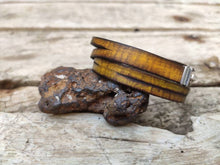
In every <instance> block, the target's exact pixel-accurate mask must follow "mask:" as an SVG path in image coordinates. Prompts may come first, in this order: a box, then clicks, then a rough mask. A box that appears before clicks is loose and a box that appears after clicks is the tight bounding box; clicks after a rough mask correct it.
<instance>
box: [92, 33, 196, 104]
mask: <svg viewBox="0 0 220 165" xmlns="http://www.w3.org/2000/svg"><path fill="white" fill-rule="evenodd" d="M91 44H92V45H94V46H96V47H97V49H94V50H93V52H92V55H91V57H92V58H93V59H94V65H93V70H94V71H95V72H96V73H98V74H100V75H102V76H104V77H106V78H109V79H111V80H114V81H116V82H119V83H121V84H124V85H127V86H130V87H132V88H135V89H138V90H141V91H143V92H147V93H149V94H152V95H155V96H159V97H162V98H165V99H168V100H172V101H176V102H184V100H185V98H186V95H187V94H188V92H189V88H188V86H189V83H190V79H191V76H192V72H193V68H191V67H190V66H186V65H184V64H181V63H178V62H175V61H172V60H168V59H165V58H163V57H160V56H158V55H155V54H152V53H149V52H147V51H144V50H141V49H138V48H134V47H131V46H128V45H124V44H121V43H118V42H114V41H111V40H106V39H103V38H98V37H93V39H92V41H91Z"/></svg>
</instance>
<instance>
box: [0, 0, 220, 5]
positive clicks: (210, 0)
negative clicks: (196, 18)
mask: <svg viewBox="0 0 220 165" xmlns="http://www.w3.org/2000/svg"><path fill="white" fill-rule="evenodd" d="M48 2H52V3H67V2H75V3H85V2H87V3H105V2H107V3H157V4H163V3H165V4H169V3H182V4H197V5H200V4H201V5H210V4H219V3H220V2H219V0H181V1H180V0H169V1H164V0H102V1H98V0H19V1H18V0H1V2H0V3H48Z"/></svg>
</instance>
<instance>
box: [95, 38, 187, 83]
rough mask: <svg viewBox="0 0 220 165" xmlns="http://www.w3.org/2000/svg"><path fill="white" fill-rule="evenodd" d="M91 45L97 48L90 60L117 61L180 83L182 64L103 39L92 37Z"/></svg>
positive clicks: (182, 70) (183, 66)
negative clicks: (96, 58) (97, 58)
mask: <svg viewBox="0 0 220 165" xmlns="http://www.w3.org/2000/svg"><path fill="white" fill-rule="evenodd" d="M91 44H92V45H94V46H96V47H97V48H98V49H94V50H93V52H92V56H91V57H92V58H95V57H99V58H105V59H108V60H113V61H117V62H120V63H124V64H128V65H131V66H133V67H137V68H138V69H141V70H143V71H147V72H150V73H153V74H156V75H159V76H161V77H164V78H167V79H170V80H173V81H176V82H178V83H180V82H181V78H182V75H183V72H184V68H185V66H186V65H184V64H181V63H178V62H176V61H172V60H168V59H165V58H163V57H160V56H157V55H155V54H152V53H150V52H147V51H144V50H141V49H138V48H134V47H131V46H128V45H125V44H121V43H118V42H114V41H111V40H107V39H103V38H98V37H93V39H92V41H91Z"/></svg>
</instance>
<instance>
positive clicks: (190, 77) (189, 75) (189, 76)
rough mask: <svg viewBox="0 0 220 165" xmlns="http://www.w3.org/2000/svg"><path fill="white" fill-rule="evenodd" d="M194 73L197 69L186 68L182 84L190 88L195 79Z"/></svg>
mask: <svg viewBox="0 0 220 165" xmlns="http://www.w3.org/2000/svg"><path fill="white" fill-rule="evenodd" d="M194 71H195V69H194V68H192V67H191V66H185V67H184V71H183V75H182V78H181V81H180V84H181V85H184V86H186V87H188V86H189V84H190V82H191V81H192V80H193V78H194V74H193V72H194Z"/></svg>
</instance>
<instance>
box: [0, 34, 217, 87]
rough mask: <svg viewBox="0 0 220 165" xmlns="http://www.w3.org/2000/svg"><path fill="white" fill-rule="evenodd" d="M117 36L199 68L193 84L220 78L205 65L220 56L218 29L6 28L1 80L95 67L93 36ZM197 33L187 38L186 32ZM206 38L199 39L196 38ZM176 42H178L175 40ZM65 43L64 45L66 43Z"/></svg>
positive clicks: (35, 79) (0, 60)
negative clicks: (91, 42) (100, 30)
mask: <svg viewBox="0 0 220 165" xmlns="http://www.w3.org/2000/svg"><path fill="white" fill-rule="evenodd" d="M94 35H97V36H101V37H104V38H110V39H112V40H117V41H120V42H123V43H125V44H128V45H133V46H135V47H138V48H141V49H145V50H148V51H150V52H154V53H156V54H160V55H161V56H162V57H165V58H169V59H173V60H175V61H180V62H182V63H185V64H187V65H192V66H193V67H194V68H195V69H196V77H197V78H196V81H195V82H193V85H194V86H211V85H215V86H216V85H217V84H218V83H219V82H220V73H219V71H218V69H212V68H209V67H207V66H206V65H205V62H206V60H208V59H209V58H210V57H212V56H216V57H217V58H219V59H220V50H219V44H220V42H219V37H218V36H219V35H220V34H219V33H218V32H212V33H210V32H209V33H206V32H205V33H204V32H176V31H173V32H138V33H135V32H114V33H112V32H76V31H68V32H67V31H30V32H28V31H23V32H21V31H19V32H18V31H6V32H0V41H1V44H0V52H1V56H0V66H1V67H0V81H3V80H6V79H8V80H12V81H13V82H16V81H18V82H21V83H23V84H28V85H31V84H36V82H39V81H40V77H41V76H42V75H43V74H44V73H45V72H47V71H49V70H51V69H52V68H55V67H58V66H61V65H63V66H71V67H75V68H92V62H93V61H92V59H90V54H91V52H92V49H93V47H92V46H91V45H90V41H91V38H92V36H94ZM192 35H193V36H194V40H186V39H185V38H184V37H185V36H189V37H190V36H192ZM196 37H197V38H200V39H202V40H203V41H204V42H203V43H201V42H198V40H197V38H196ZM174 43H175V44H174ZM64 45H65V46H64Z"/></svg>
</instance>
